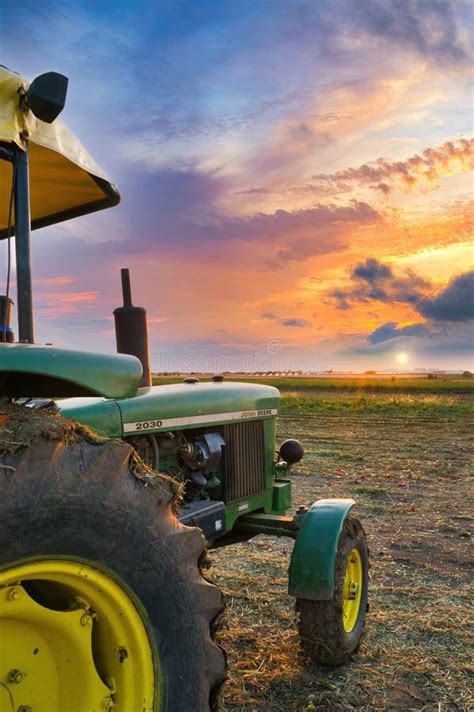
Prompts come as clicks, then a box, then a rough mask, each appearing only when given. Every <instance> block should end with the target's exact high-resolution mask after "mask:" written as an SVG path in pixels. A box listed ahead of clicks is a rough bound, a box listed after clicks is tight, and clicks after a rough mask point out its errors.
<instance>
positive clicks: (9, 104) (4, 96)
mask: <svg viewBox="0 0 474 712" xmlns="http://www.w3.org/2000/svg"><path fill="white" fill-rule="evenodd" d="M28 86H29V82H27V81H26V80H25V79H23V78H22V77H21V76H20V75H19V74H17V73H16V72H12V71H11V70H9V69H7V68H6V67H2V66H0V141H4V142H6V143H14V144H16V145H17V146H18V147H19V148H21V149H24V148H25V145H24V140H23V136H28V146H29V163H30V193H31V196H30V198H31V227H32V229H33V230H34V229H36V228H40V227H46V226H47V225H53V224H54V223H58V222H61V221H63V220H68V219H69V218H75V217H78V216H80V215H85V214H87V213H92V212H94V211H96V210H102V209H103V208H108V207H111V206H113V205H117V203H119V202H120V195H119V192H118V190H117V188H116V187H115V186H114V185H113V183H111V181H110V180H109V178H108V177H107V175H106V174H105V173H104V172H103V171H102V169H101V168H99V166H98V165H97V164H96V163H95V161H94V160H93V159H92V158H91V157H90V156H89V154H88V153H87V151H86V150H85V148H84V147H83V146H82V145H81V143H80V141H79V140H78V139H77V138H76V136H74V134H73V133H72V132H71V131H69V129H68V128H67V127H66V126H65V125H64V123H63V122H62V121H61V119H56V120H55V121H54V122H53V123H52V124H47V123H45V122H44V121H40V120H39V119H37V118H36V117H35V116H34V115H33V112H31V111H26V112H22V111H20V108H19V95H18V90H19V89H21V88H22V87H23V88H24V89H27V88H28ZM11 176H12V165H11V163H9V162H8V161H3V160H0V185H2V186H8V185H10V183H11ZM7 226H8V200H2V201H0V239H2V238H5V237H6V236H7Z"/></svg>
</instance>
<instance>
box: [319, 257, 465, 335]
mask: <svg viewBox="0 0 474 712" xmlns="http://www.w3.org/2000/svg"><path fill="white" fill-rule="evenodd" d="M351 280H352V282H353V283H354V285H353V286H352V287H349V288H348V289H334V290H333V291H332V292H331V293H330V297H331V298H332V299H334V300H335V302H336V304H337V307H338V309H342V310H347V309H351V308H352V306H353V304H354V303H357V302H358V303H363V304H368V303H370V302H372V301H379V302H386V303H399V304H410V305H412V306H413V308H414V309H415V310H416V311H417V312H418V313H419V314H421V315H422V316H424V317H425V318H427V319H429V320H430V321H432V322H464V321H468V320H470V319H473V318H474V271H471V272H465V273H464V274H460V275H458V276H457V277H453V278H452V279H451V281H450V282H449V284H448V286H447V287H445V288H444V289H442V290H441V291H440V292H439V293H438V294H436V295H432V294H430V292H431V293H432V292H433V286H432V285H431V284H430V283H429V282H427V281H426V280H424V279H422V278H421V277H419V276H418V275H416V274H414V273H413V272H411V271H410V270H406V271H405V273H404V274H403V275H402V276H397V275H396V274H395V273H394V272H393V270H392V268H391V267H389V266H388V265H386V264H383V263H382V262H379V261H378V260H376V259H375V258H373V257H370V258H368V259H367V260H366V261H365V262H362V263H360V264H358V265H356V267H354V269H353V270H352V272H351ZM416 326H419V325H416ZM407 328H411V327H407ZM380 329H381V331H380V332H379V330H376V331H375V332H374V334H373V335H372V336H373V337H374V340H373V341H372V343H376V341H377V340H380V341H382V340H385V339H384V338H380V337H381V336H384V335H385V334H389V333H394V332H395V331H397V332H398V333H397V334H396V335H402V334H401V331H403V329H401V330H400V329H398V330H397V329H396V324H395V323H394V322H389V323H388V324H384V325H383V326H382V327H380ZM404 333H405V335H408V334H413V333H414V332H409V331H405V332H404ZM390 338H393V337H390Z"/></svg>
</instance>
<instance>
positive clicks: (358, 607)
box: [296, 517, 369, 666]
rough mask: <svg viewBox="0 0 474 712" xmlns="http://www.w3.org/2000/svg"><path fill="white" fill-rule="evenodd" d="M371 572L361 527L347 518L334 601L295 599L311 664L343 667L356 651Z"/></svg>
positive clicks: (301, 637) (335, 582) (351, 518)
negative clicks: (369, 573)
mask: <svg viewBox="0 0 474 712" xmlns="http://www.w3.org/2000/svg"><path fill="white" fill-rule="evenodd" d="M368 572H369V557H368V549H367V542H366V539H365V534H364V530H363V528H362V524H361V523H360V521H359V520H358V519H356V518H354V517H347V519H346V520H345V522H344V526H343V529H342V532H341V535H340V537H339V543H338V549H337V555H336V568H335V572H334V596H333V598H332V599H331V600H330V601H311V600H308V599H303V598H297V599H296V614H297V623H298V629H299V633H300V639H301V645H302V648H303V651H304V653H305V654H306V656H307V657H308V658H309V659H310V660H311V661H312V662H315V663H319V664H321V665H331V666H337V665H343V664H345V663H347V662H348V661H349V660H350V659H351V658H352V655H353V654H354V653H355V652H356V651H357V649H358V647H359V644H360V640H361V638H362V634H363V632H364V625H365V615H366V611H367V609H368Z"/></svg>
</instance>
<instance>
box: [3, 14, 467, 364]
mask: <svg viewBox="0 0 474 712" xmlns="http://www.w3.org/2000/svg"><path fill="white" fill-rule="evenodd" d="M473 14H474V4H472V3H471V2H469V1H467V2H463V1H462V0H453V1H450V0H441V1H439V0H357V2H353V0H330V1H329V0H294V1H292V2H289V1H288V0H161V1H160V2H151V1H150V0H148V1H147V2H145V1H143V0H135V1H134V2H124V1H123V0H114V1H113V2H112V1H110V0H104V1H102V2H101V1H99V0H94V1H93V0H75V1H74V2H60V1H57V2H56V1H55V0H43V1H42V2H41V3H38V2H37V1H36V0H15V1H13V0H4V2H3V3H2V4H1V7H0V48H1V56H2V60H1V62H2V63H3V64H4V65H6V66H8V67H9V68H11V69H13V70H15V71H18V72H19V73H20V74H22V75H23V76H24V77H25V78H27V79H30V80H31V79H33V78H34V77H35V76H37V75H38V74H41V73H42V72H45V71H50V70H54V71H58V72H61V73H63V74H66V75H67V76H68V77H69V89H68V97H67V104H66V107H65V109H64V111H63V114H62V119H63V120H64V121H65V122H66V123H67V125H68V126H69V128H71V129H72V130H73V131H74V132H75V133H76V134H77V135H78V136H79V138H80V139H81V141H82V143H83V144H84V146H85V147H86V148H87V149H88V151H89V152H90V153H91V155H92V156H93V157H94V159H95V160H96V161H97V163H99V165H101V166H102V167H103V168H104V170H105V171H106V172H107V173H108V174H109V175H110V177H111V178H112V180H113V181H114V182H115V183H116V184H117V185H118V187H119V189H120V192H121V195H122V202H121V204H120V205H119V206H118V207H116V208H113V209H111V210H106V211H103V212H102V213H95V214H93V215H90V216H87V217H83V218H78V219H76V220H72V221H69V222H65V223H62V224H61V225H58V226H55V227H50V228H44V229H42V230H39V231H36V232H35V233H33V237H32V250H33V251H32V259H33V273H34V285H33V290H34V291H33V298H34V307H35V322H36V338H37V341H38V342H40V343H45V342H48V343H53V344H55V345H57V346H61V347H68V348H69V347H71V348H80V349H85V350H92V351H105V352H113V351H114V349H115V338H114V325H113V317H112V311H113V309H114V307H116V306H119V305H120V303H121V289H120V268H121V267H129V268H130V271H131V278H132V290H133V298H134V303H136V304H137V305H139V306H144V307H146V309H147V312H148V316H149V336H150V351H151V362H152V368H153V370H155V371H191V370H202V371H215V372H218V371H233V370H247V371H260V370H287V369H291V370H303V371H320V370H326V369H334V370H338V369H343V370H353V371H364V370H367V369H379V370H382V369H415V368H441V369H472V368H474V359H473V341H472V338H473V328H472V327H473V318H474V266H473V263H474V252H473V249H472V238H471V232H472V231H471V221H472V199H473V192H472V189H473V179H472V155H473V151H472V148H473V144H474V141H473V138H472V136H473V126H472V116H473V113H472V109H473V105H472V96H473V95H472V28H473ZM1 199H2V200H6V199H7V197H6V191H5V190H4V189H2V195H1ZM0 259H1V262H0V278H2V279H4V277H3V275H2V274H1V272H2V270H3V272H5V270H6V264H5V246H4V245H3V246H1V247H0Z"/></svg>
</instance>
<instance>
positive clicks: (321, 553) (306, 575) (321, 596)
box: [288, 499, 355, 601]
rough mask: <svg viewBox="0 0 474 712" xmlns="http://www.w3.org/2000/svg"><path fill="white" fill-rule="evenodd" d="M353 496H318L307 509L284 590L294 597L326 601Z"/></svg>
mask: <svg viewBox="0 0 474 712" xmlns="http://www.w3.org/2000/svg"><path fill="white" fill-rule="evenodd" d="M354 504H355V501H354V500H353V499H319V500H318V501H317V502H315V503H314V504H313V505H312V506H311V507H310V509H309V510H308V513H307V515H306V516H305V518H304V521H303V524H302V525H301V528H300V530H299V532H298V536H297V537H296V542H295V546H294V549H293V553H292V555H291V562H290V571H289V582H288V592H289V594H290V596H295V597H296V598H308V599H310V600H312V601H330V600H331V599H332V597H333V595H334V570H335V566H336V554H337V546H338V542H339V537H340V535H341V531H342V527H343V525H344V520H345V519H346V517H347V514H348V512H349V511H350V509H352V507H353V506H354Z"/></svg>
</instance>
